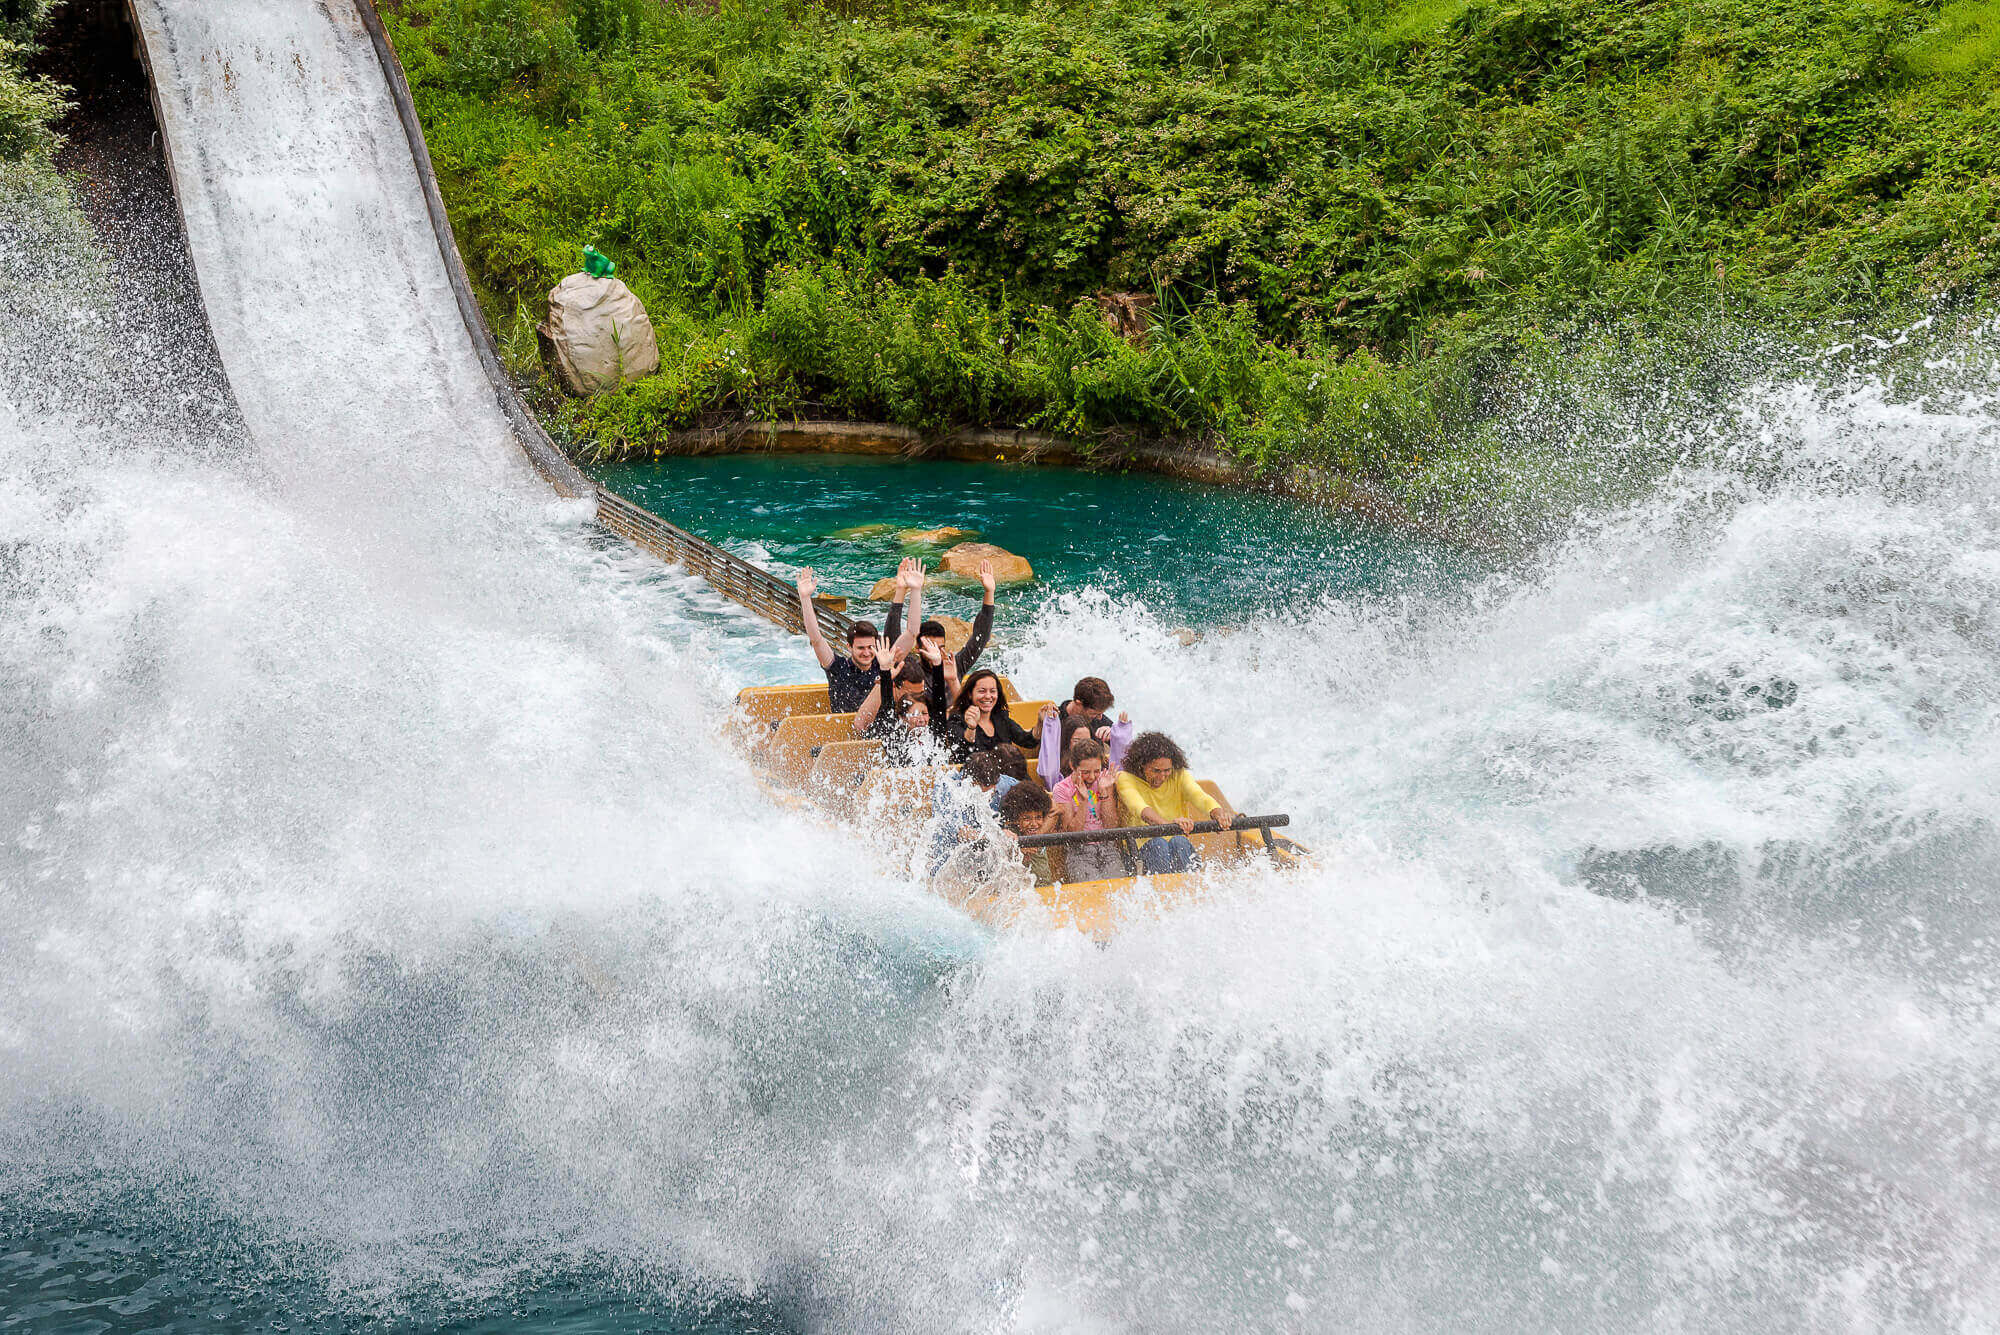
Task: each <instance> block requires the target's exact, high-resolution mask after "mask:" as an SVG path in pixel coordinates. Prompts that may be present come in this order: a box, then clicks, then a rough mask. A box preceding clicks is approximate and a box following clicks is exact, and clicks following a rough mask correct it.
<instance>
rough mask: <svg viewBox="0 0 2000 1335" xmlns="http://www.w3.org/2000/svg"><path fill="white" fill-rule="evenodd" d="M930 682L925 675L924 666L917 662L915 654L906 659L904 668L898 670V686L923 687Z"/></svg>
mask: <svg viewBox="0 0 2000 1335" xmlns="http://www.w3.org/2000/svg"><path fill="white" fill-rule="evenodd" d="M928 680H930V679H929V678H928V677H926V676H925V675H924V665H923V664H922V663H920V662H918V661H917V656H916V655H915V654H911V655H910V656H909V657H908V658H906V659H904V660H903V666H902V667H900V668H898V669H896V684H897V685H898V686H922V685H923V684H924V683H925V682H926V681H928Z"/></svg>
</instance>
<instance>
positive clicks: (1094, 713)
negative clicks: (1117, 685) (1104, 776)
mask: <svg viewBox="0 0 2000 1335" xmlns="http://www.w3.org/2000/svg"><path fill="white" fill-rule="evenodd" d="M1117 703H1118V701H1117V698H1116V697H1115V696H1113V695H1112V694H1111V686H1110V684H1109V683H1107V682H1106V681H1105V680H1104V678H1102V677H1084V678H1081V679H1079V680H1078V682H1077V683H1076V685H1074V686H1072V687H1071V688H1070V698H1069V699H1067V700H1065V701H1063V702H1062V703H1061V704H1060V705H1050V706H1048V707H1047V708H1045V709H1043V710H1042V728H1041V733H1042V748H1041V755H1040V757H1039V762H1038V763H1039V767H1040V769H1041V772H1042V773H1043V774H1045V775H1048V776H1050V777H1051V778H1053V777H1054V776H1056V775H1059V774H1064V773H1067V772H1068V771H1067V769H1066V768H1065V766H1064V763H1063V762H1064V761H1065V760H1067V759H1068V756H1067V755H1066V754H1065V752H1064V747H1066V746H1067V745H1068V744H1069V728H1068V726H1067V725H1068V723H1069V721H1070V720H1071V719H1077V718H1083V719H1089V720H1090V736H1091V737H1092V739H1093V740H1096V741H1100V742H1102V743H1104V746H1105V749H1106V750H1108V751H1109V752H1110V753H1111V768H1113V769H1117V768H1118V766H1119V765H1121V764H1123V763H1124V760H1125V748H1126V747H1128V746H1130V745H1131V744H1132V733H1133V727H1132V720H1131V719H1130V718H1129V717H1128V716H1126V715H1124V714H1120V715H1119V716H1118V721H1117V722H1116V723H1113V722H1112V721H1111V719H1110V714H1111V707H1112V706H1113V705H1115V704H1117Z"/></svg>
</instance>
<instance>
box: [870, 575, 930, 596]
mask: <svg viewBox="0 0 2000 1335" xmlns="http://www.w3.org/2000/svg"><path fill="white" fill-rule="evenodd" d="M937 582H938V580H937V575H936V574H935V573H933V574H929V575H925V576H924V587H925V588H927V589H929V588H933V587H935V586H936V584H937ZM868 601H869V602H871V603H893V602H895V601H896V581H895V579H894V578H890V579H878V580H876V581H875V587H874V588H872V589H870V590H868Z"/></svg>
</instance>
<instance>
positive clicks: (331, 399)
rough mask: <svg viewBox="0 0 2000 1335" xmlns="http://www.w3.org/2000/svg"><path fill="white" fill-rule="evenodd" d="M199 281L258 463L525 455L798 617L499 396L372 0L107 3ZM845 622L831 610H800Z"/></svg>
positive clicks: (478, 468) (445, 460)
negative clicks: (119, 18)
mask: <svg viewBox="0 0 2000 1335" xmlns="http://www.w3.org/2000/svg"><path fill="white" fill-rule="evenodd" d="M127 4H128V6H129V9H130V12H131V17H132V20H133V28H134V30H135V31H136V32H137V34H138V38H139V46H140V53H141V57H142V59H143V60H144V61H145V64H146V71H147V77H148V79H149V81H150V83H151V86H152V97H153V107H154V114H155V116H156V117H157V118H158V121H159V124H160V129H161V134H162V137H163V139H164V141H165V142H164V148H165V150H166V158H167V167H168V171H169V173H170V174H171V176H172V178H173V185H174V195H175V198H176V199H177V200H178V201H179V204H180V211H181V218H182V221H183V224H184V226H185V229H186V233H187V243H188V250H189V253H190V254H191V255H192V257H193V259H194V266H195V272H196V275H197V278H198V280H199V282H200V285H201V296H202V305H203V306H204V307H205V308H206V310H207V313H208V320H209V326H210V329H211V330H212V331H213V333H214V336H215V343H216V347H217V350H218V351H219V352H220V354H221V357H222V365H223V370H224V372H225V373H226V374H227V376H228V377H229V383H230V388H231V389H232V390H233V391H234V393H235V396H236V400H237V403H238V405H239V406H240V408H241V410H242V413H243V417H244V421H245V424H246V425H247V427H248V429H249V431H250V433H251V436H252V437H253V438H254V439H256V440H257V441H258V442H259V444H260V445H262V446H263V447H264V448H265V451H266V454H267V456H269V457H271V458H272V459H273V460H274V461H277V462H282V461H283V460H287V459H290V460H294V461H297V460H301V459H310V460H313V461H314V463H315V465H316V466H318V467H319V468H320V470H321V472H322V474H324V473H325V471H326V467H327V465H326V462H325V461H327V460H331V461H332V462H333V466H334V467H335V468H341V467H348V468H351V469H353V470H355V471H358V472H365V471H366V469H367V463H368V460H369V458H370V456H371V455H372V456H373V457H375V458H377V459H381V458H386V457H393V458H394V459H395V460H397V461H398V462H399V463H404V464H410V463H413V462H414V463H431V462H435V463H438V464H439V465H440V466H442V467H446V468H449V469H451V470H452V471H453V472H454V473H455V474H456V475H457V476H459V477H464V476H467V475H470V476H472V477H474V478H475V479H477V478H479V477H481V475H482V473H483V474H485V475H487V476H488V477H490V480H491V481H493V482H495V483H499V482H502V481H504V476H505V474H506V473H508V472H509V471H510V470H512V471H518V470H519V468H520V461H521V460H522V459H523V458H525V459H526V460H527V461H528V462H529V463H530V464H532V465H533V466H534V468H535V469H536V470H537V471H538V472H540V474H541V475H542V477H543V478H545V479H546V480H547V482H548V483H549V485H551V486H552V487H554V488H555V490H556V491H557V492H559V493H560V494H562V495H564V496H577V497H585V496H587V497H592V498H594V500H595V504H596V518H597V522H598V524H599V525H600V526H601V527H603V528H605V529H606V530H608V531H610V532H612V533H615V534H617V535H619V536H620V537H623V538H625V539H626V540H627V541H629V542H631V543H633V544H634V545H635V546H638V547H641V548H643V549H645V550H647V551H650V552H652V553H653V554H654V555H656V556H659V557H660V558H661V559H663V560H665V561H668V562H670V563H673V564H677V565H682V566H684V567H686V568H687V569H688V570H689V571H690V572H692V573H694V574H697V575H700V576H701V577H702V578H703V579H705V580H707V581H708V582H709V584H710V585H712V586H713V587H714V588H715V589H716V590H717V591H718V592H720V593H721V594H723V596H725V597H727V598H730V599H732V600H734V601H735V602H738V603H740V604H742V605H743V606H745V607H747V608H750V609H751V610H752V611H754V612H756V613H758V614H759V615H761V616H763V617H765V618H767V619H769V620H771V621H773V622H776V623H777V624H778V625H780V626H783V627H785V628H786V629H788V630H792V631H797V630H799V629H800V623H799V613H798V605H797V601H796V598H795V596H794V595H793V592H792V590H791V587H790V585H788V584H786V583H785V582H784V581H782V580H778V579H776V578H774V577H773V576H772V575H771V574H770V573H769V572H768V571H764V570H761V569H759V568H757V567H756V566H754V565H751V564H750V563H748V562H746V561H744V560H742V559H741V558H739V557H737V556H735V555H733V554H731V553H729V552H726V551H724V550H722V549H721V548H719V547H716V546H715V545H714V544H712V543H709V542H706V541H704V540H703V539H701V538H698V537H696V536H695V535H693V534H691V533H688V532H687V531H685V530H684V529H680V528H677V527H675V526H674V525H672V524H670V523H668V522H666V521H665V520H664V519H661V518H660V517H659V516H657V515H654V514H651V513H648V512H647V511H646V510H644V509H642V508H640V507H639V506H636V505H634V504H632V503H631V502H630V501H627V500H625V499H624V498H623V497H621V496H618V495H615V494H614V493H612V492H609V491H606V490H604V489H603V488H601V487H597V486H594V485H593V484H592V483H591V482H590V480H589V479H588V478H586V477H585V476H584V475H583V474H582V473H581V472H580V471H578V469H577V468H576V466H575V465H573V464H572V463H570V461H569V460H568V459H567V458H566V457H564V455H563V454H562V452H561V451H560V450H558V449H557V448H556V447H555V445H554V443H553V442H551V441H550V439H549V437H548V435H547V433H546V432H544V431H543V430H542V428H541V426H540V425H539V424H538V423H537V422H536V421H535V420H534V418H533V417H532V416H531V415H530V414H529V413H528V412H527V410H526V409H525V408H524V407H523V405H522V404H521V402H520V399H519V398H518V396H516V394H515V393H514V389H513V386H512V385H511V384H510V383H509V382H508V380H507V377H506V374H505V372H504V370H503V369H502V367H501V365H500V360H499V357H498V355H497V353H496V351H495V349H494V344H493V336H492V333H491V331H490V330H489V329H488V328H487V326H486V321H485V318H484V317H483V316H482V315H481V314H480V311H479V304H478V302H477V300H476V299H475V298H474V296H473V292H472V286H471V283H470V282H469V281H468V279H467V278H466V274H465V266H464V264H463V263H462V262H461V260H460V259H459V254H458V246H457V243H456V242H455V241H454V240H453V239H452V233H451V224H450V222H449V220H448V219H447V217H446V215H445V208H444V200H443V198H442V197H441V196H440V194H439V193H438V186H437V180H436V178H435V176H434V175H433V174H432V171H431V163H430V154H429V151H428V150H427V149H426V148H425V146H424V136H423V130H422V128H421V127H420V126H419V125H418V123H417V114H416V109H415V107H414V106H413V105H412V104H411V101H410V93H409V88H408V86H407V85H406V84H405V83H404V80H403V71H402V66H401V65H400V64H399V63H398V61H397V59H396V55H395V52H394V51H393V50H391V49H390V46H389V41H388V38H387V36H386V35H385V34H384V32H383V30H382V23H381V19H380V17H379V16H378V15H377V14H376V12H375V9H374V5H373V3H372V0H127ZM816 619H817V620H818V621H819V623H820V625H821V626H822V627H823V628H824V629H825V630H826V632H827V633H828V634H829V635H832V636H836V637H840V636H844V635H845V632H846V628H847V625H848V624H849V623H848V618H847V617H846V616H844V615H843V614H842V613H841V611H840V610H839V608H838V607H837V606H827V607H822V608H820V609H818V615H817V617H816Z"/></svg>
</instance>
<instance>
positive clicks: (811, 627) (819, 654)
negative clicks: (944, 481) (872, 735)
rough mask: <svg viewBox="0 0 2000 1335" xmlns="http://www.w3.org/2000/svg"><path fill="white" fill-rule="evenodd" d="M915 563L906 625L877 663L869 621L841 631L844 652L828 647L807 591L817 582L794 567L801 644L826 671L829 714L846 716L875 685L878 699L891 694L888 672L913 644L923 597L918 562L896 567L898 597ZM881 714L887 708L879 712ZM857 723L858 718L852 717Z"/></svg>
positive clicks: (865, 725)
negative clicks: (809, 648) (802, 626)
mask: <svg viewBox="0 0 2000 1335" xmlns="http://www.w3.org/2000/svg"><path fill="white" fill-rule="evenodd" d="M912 567H915V570H916V575H915V581H914V584H915V588H914V591H913V593H912V602H911V609H912V610H911V612H910V622H909V629H907V630H905V631H904V632H903V638H902V639H901V640H898V641H897V642H896V643H895V644H894V645H892V646H890V649H889V655H888V661H887V662H886V663H885V662H883V661H882V657H881V655H880V654H879V653H878V652H877V651H878V648H879V641H880V637H879V636H878V635H877V634H876V631H875V625H874V623H873V622H870V621H857V622H855V623H854V624H853V625H852V626H850V627H848V629H847V654H846V655H845V656H842V655H840V654H836V653H835V652H834V651H833V646H831V645H829V644H828V643H827V642H826V635H825V634H824V633H823V632H822V631H821V630H820V628H819V614H818V610H817V609H816V608H814V606H813V594H814V593H816V592H817V591H818V589H819V582H818V580H816V579H815V578H814V577H813V572H812V570H811V568H810V567H808V568H807V569H804V570H801V571H799V575H798V590H799V619H800V620H801V621H802V622H804V623H805V628H806V642H807V643H808V644H810V645H812V651H813V656H814V657H815V658H817V659H819V665H820V668H821V670H822V671H824V672H825V673H826V695H827V702H828V703H829V704H830V705H831V706H832V708H831V709H830V710H829V712H830V713H834V714H852V713H854V712H855V711H856V710H858V709H860V708H861V706H862V704H863V702H865V701H866V700H867V699H868V697H869V696H870V695H871V694H873V693H874V692H875V691H876V690H877V688H878V687H879V688H880V690H881V700H882V701H883V702H885V703H886V702H887V701H888V700H889V699H890V698H891V697H892V696H893V694H894V692H895V687H894V685H893V684H892V683H891V680H890V674H891V672H892V671H893V670H894V667H895V666H896V665H897V664H899V663H901V662H902V659H903V655H905V654H907V653H908V652H909V651H910V648H911V646H913V645H914V644H916V642H917V632H916V625H917V618H918V617H919V616H920V615H921V613H922V608H923V597H924V574H923V566H922V564H921V563H920V562H917V561H915V560H905V561H904V562H903V564H902V566H901V567H900V568H899V569H898V570H897V571H896V586H897V587H896V592H897V593H898V594H899V595H900V594H902V592H903V591H904V589H905V588H907V587H909V585H910V584H911V582H912V581H911V578H910V574H911V568H912ZM884 712H885V713H886V712H887V711H884ZM855 721H856V722H857V723H861V722H862V721H861V720H859V719H857V720H855ZM873 722H875V720H874V719H872V718H871V719H870V720H868V721H867V722H866V723H862V726H861V727H860V728H858V729H856V733H857V735H858V734H859V733H864V732H866V731H868V727H869V724H872V723H873Z"/></svg>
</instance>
